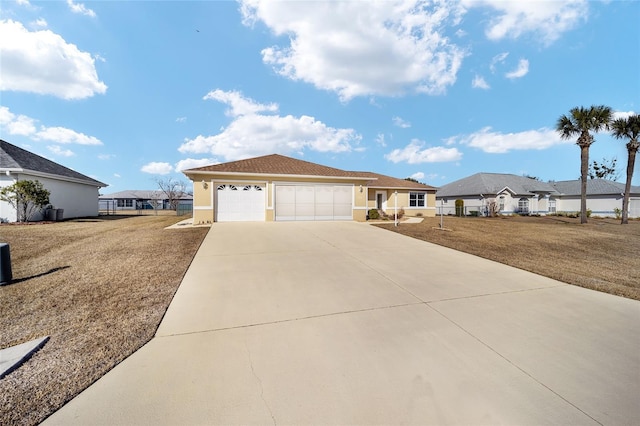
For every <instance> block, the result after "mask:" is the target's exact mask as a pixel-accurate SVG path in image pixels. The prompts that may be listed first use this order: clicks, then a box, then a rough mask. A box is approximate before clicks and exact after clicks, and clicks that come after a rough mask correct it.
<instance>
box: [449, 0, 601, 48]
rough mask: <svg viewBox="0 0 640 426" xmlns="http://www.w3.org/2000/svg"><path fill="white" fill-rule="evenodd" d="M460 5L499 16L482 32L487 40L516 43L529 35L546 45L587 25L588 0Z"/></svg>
mask: <svg viewBox="0 0 640 426" xmlns="http://www.w3.org/2000/svg"><path fill="white" fill-rule="evenodd" d="M462 5H463V6H466V7H469V8H471V7H478V6H488V7H489V8H492V9H494V10H495V11H496V12H497V13H498V15H497V16H494V17H493V18H492V19H491V20H490V22H489V25H488V26H487V28H486V30H485V34H486V36H487V38H489V39H490V40H501V39H503V38H512V39H516V38H518V37H520V36H522V35H523V34H526V33H532V34H534V35H535V36H536V37H537V38H538V39H539V40H541V41H542V42H543V44H546V45H548V44H551V43H553V42H554V41H556V40H557V39H558V38H560V36H561V35H562V34H563V33H565V32H567V31H569V30H571V29H573V28H575V27H576V26H577V25H578V24H580V23H581V22H584V21H586V20H587V17H588V14H589V4H588V1H587V0H563V1H505V0H463V1H462Z"/></svg>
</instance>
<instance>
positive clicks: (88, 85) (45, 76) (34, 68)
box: [0, 20, 107, 99]
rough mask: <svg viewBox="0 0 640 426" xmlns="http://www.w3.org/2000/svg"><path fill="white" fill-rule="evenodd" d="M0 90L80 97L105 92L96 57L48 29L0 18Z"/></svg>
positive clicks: (105, 86) (66, 97)
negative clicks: (0, 73) (33, 27)
mask: <svg viewBox="0 0 640 426" xmlns="http://www.w3.org/2000/svg"><path fill="white" fill-rule="evenodd" d="M0 54H1V55H2V79H0V90H3V91H4V90H7V91H20V92H31V93H38V94H47V95H54V96H57V97H59V98H63V99H83V98H87V97H90V96H93V95H94V94H96V93H105V92H106V91H107V85H106V84H104V83H103V82H102V81H100V80H99V79H98V73H97V71H96V68H95V60H94V58H92V57H91V54H89V53H87V52H82V51H80V50H79V49H78V47H77V46H76V45H74V44H70V43H67V42H66V41H65V40H64V39H63V38H62V37H60V36H59V35H58V34H55V33H53V32H52V31H50V30H40V31H33V32H31V31H28V30H27V29H26V28H25V27H24V26H23V25H22V24H21V23H20V22H16V21H12V20H2V21H0Z"/></svg>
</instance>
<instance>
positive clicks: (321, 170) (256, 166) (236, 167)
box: [183, 154, 367, 180]
mask: <svg viewBox="0 0 640 426" xmlns="http://www.w3.org/2000/svg"><path fill="white" fill-rule="evenodd" d="M200 172H212V173H223V174H224V173H246V174H259V175H296V176H319V177H337V178H358V177H359V178H362V179H365V180H366V179H367V178H366V177H364V176H360V175H358V174H357V173H356V172H348V171H346V170H340V169H335V168H333V167H327V166H322V165H320V164H316V163H311V162H309V161H304V160H298V159H296V158H291V157H286V156H284V155H279V154H271V155H264V156H262V157H254V158H248V159H246V160H238V161H231V162H229V163H221V164H213V165H210V166H203V167H196V168H193V169H188V170H183V173H184V174H186V175H187V176H188V175H189V174H193V173H200Z"/></svg>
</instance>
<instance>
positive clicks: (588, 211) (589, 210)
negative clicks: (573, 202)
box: [587, 209, 591, 217]
mask: <svg viewBox="0 0 640 426" xmlns="http://www.w3.org/2000/svg"><path fill="white" fill-rule="evenodd" d="M587 217H591V209H587Z"/></svg>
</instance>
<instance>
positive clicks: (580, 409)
mask: <svg viewBox="0 0 640 426" xmlns="http://www.w3.org/2000/svg"><path fill="white" fill-rule="evenodd" d="M567 285H568V284H567ZM426 305H427V306H429V308H431V309H433V311H434V312H436V313H437V314H439V315H441V316H442V317H443V318H444V319H446V320H447V321H449V322H450V323H451V324H453V325H454V326H456V327H458V328H459V329H460V330H462V332H464V333H465V334H467V335H468V336H469V337H471V338H472V339H474V340H476V341H477V342H478V343H480V344H481V345H483V346H484V347H486V348H487V349H489V350H490V351H491V352H493V353H494V354H496V355H497V356H499V357H500V358H502V359H503V360H505V361H506V362H507V363H508V364H509V365H511V366H513V367H514V368H515V369H517V370H518V371H520V372H521V373H522V374H524V375H525V376H527V377H529V378H530V379H531V380H533V381H534V382H536V383H537V384H539V385H540V386H542V387H543V388H545V389H547V390H548V391H549V392H551V393H552V394H554V395H555V396H557V397H558V398H560V399H561V400H563V401H564V402H566V403H567V404H569V405H571V406H572V407H573V408H575V409H576V410H578V411H579V412H581V413H582V414H584V415H585V416H587V417H588V418H590V419H591V420H593V421H594V422H596V423H597V424H599V425H601V426H604V424H603V423H602V422H599V421H598V420H596V419H595V418H594V417H593V416H591V415H590V414H589V413H587V412H586V411H584V410H583V409H582V408H580V407H578V406H577V405H576V404H574V403H573V402H571V401H569V400H568V399H567V398H565V397H564V396H562V395H561V394H560V393H558V392H556V391H555V390H553V389H552V388H550V387H549V386H548V385H546V384H544V383H543V382H541V381H540V380H538V379H537V378H536V377H535V376H533V375H532V374H531V373H529V372H528V371H526V370H525V369H524V368H522V367H520V366H519V365H518V364H516V363H515V362H513V361H511V360H510V359H509V358H507V357H506V356H505V355H503V354H502V353H500V352H499V351H498V350H497V349H495V348H494V347H492V346H491V345H490V344H488V343H486V342H485V341H483V340H482V339H480V338H479V337H478V336H476V335H475V334H473V333H472V332H471V331H469V330H467V329H466V328H464V327H463V326H462V325H460V324H458V323H457V322H455V321H454V320H452V319H451V318H449V317H448V316H447V315H445V314H444V313H442V312H440V311H439V310H438V309H437V308H436V307H435V306H432V305H431V304H429V303H426Z"/></svg>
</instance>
